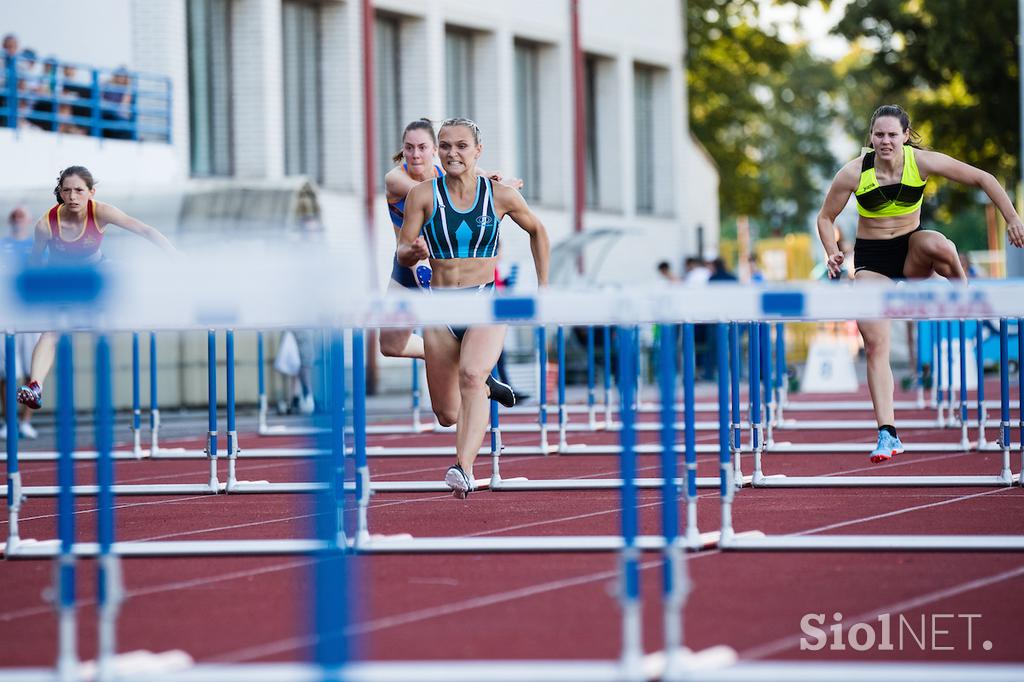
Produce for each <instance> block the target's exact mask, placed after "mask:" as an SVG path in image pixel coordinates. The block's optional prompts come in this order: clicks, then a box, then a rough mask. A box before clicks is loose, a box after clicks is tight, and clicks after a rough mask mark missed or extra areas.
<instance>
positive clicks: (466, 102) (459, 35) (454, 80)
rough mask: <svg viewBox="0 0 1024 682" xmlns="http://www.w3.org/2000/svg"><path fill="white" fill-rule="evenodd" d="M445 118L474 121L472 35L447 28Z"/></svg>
mask: <svg viewBox="0 0 1024 682" xmlns="http://www.w3.org/2000/svg"><path fill="white" fill-rule="evenodd" d="M445 81H446V86H445V87H446V88H447V92H446V99H445V106H446V107H447V109H446V113H445V118H455V117H459V118H468V119H472V120H476V111H475V110H474V109H475V108H474V106H473V102H474V91H473V90H474V89H473V34H472V33H470V32H469V31H464V30H461V29H457V28H449V29H448V31H447V32H446V34H445Z"/></svg>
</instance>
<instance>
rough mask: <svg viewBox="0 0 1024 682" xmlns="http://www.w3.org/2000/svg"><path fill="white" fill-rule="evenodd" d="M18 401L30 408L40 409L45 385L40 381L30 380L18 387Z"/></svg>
mask: <svg viewBox="0 0 1024 682" xmlns="http://www.w3.org/2000/svg"><path fill="white" fill-rule="evenodd" d="M18 402H19V403H21V404H22V405H25V406H27V407H28V408H29V409H30V410H38V409H39V408H40V407H42V406H43V387H42V386H40V385H39V382H38V381H30V382H29V383H28V384H26V385H24V386H22V387H21V388H19V389H18Z"/></svg>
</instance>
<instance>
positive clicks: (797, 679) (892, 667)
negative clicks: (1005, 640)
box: [665, 661, 1024, 682]
mask: <svg viewBox="0 0 1024 682" xmlns="http://www.w3.org/2000/svg"><path fill="white" fill-rule="evenodd" d="M684 674H685V677H680V678H678V679H685V680H687V682H821V680H829V682H878V681H879V680H900V682H963V680H971V681H972V682H1011V681H1012V680H1020V679H1022V676H1024V666H1022V665H1020V664H1017V663H953V662H950V663H910V662H908V663H859V662H858V663H853V662H849V663H848V662H841V661H836V662H833V663H828V662H821V663H816V662H810V661H793V662H788V661H763V662H762V661H757V662H749V663H743V662H740V663H737V664H736V665H731V666H726V667H721V668H717V669H716V668H705V669H698V670H692V669H684ZM665 679H673V678H668V677H666V678H665Z"/></svg>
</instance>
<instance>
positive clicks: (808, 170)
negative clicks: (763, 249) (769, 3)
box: [687, 0, 840, 232]
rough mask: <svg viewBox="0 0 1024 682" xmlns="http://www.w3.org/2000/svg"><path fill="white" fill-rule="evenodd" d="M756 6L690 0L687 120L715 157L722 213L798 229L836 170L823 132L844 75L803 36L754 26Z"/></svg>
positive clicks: (745, 0) (733, 0)
mask: <svg viewBox="0 0 1024 682" xmlns="http://www.w3.org/2000/svg"><path fill="white" fill-rule="evenodd" d="M797 4H806V0H801V1H800V2H798V3H797ZM758 8H759V3H758V2H756V0H689V2H688V3H687V40H688V46H689V49H688V64H687V67H688V83H689V99H690V126H691V129H692V130H693V132H694V134H695V135H696V136H697V138H698V139H700V140H701V142H702V143H703V144H704V145H705V146H706V147H707V149H708V151H709V152H710V153H711V155H712V157H713V158H714V159H715V163H716V164H717V165H718V169H719V173H720V176H721V178H722V181H721V186H720V190H719V191H720V200H721V206H722V214H723V217H724V218H725V219H726V220H728V219H730V218H732V217H735V216H737V215H749V216H751V218H753V219H755V221H757V222H759V223H761V224H766V225H768V226H769V228H770V229H772V230H779V231H783V232H789V231H794V230H804V229H806V226H807V223H808V220H809V218H810V216H811V215H812V214H813V212H814V211H816V210H817V208H818V206H819V205H820V203H821V195H822V191H823V184H824V182H825V181H827V179H829V178H831V177H832V175H833V173H834V172H835V169H836V164H837V161H836V159H835V158H834V157H833V155H832V153H831V152H830V151H829V148H828V139H829V136H830V134H831V131H830V124H831V122H832V121H833V120H834V118H835V112H834V107H835V102H836V100H835V98H834V97H833V94H834V93H835V92H836V91H837V90H838V89H839V87H840V84H839V81H838V78H837V76H836V74H835V71H834V70H833V67H832V64H831V63H829V62H826V61H823V60H819V59H816V58H815V57H813V56H812V55H811V54H810V52H809V51H808V49H807V46H806V45H791V44H787V43H786V42H784V41H782V40H781V39H780V38H779V37H778V35H777V31H776V30H775V29H773V28H769V29H762V28H759V27H758V21H757V18H758Z"/></svg>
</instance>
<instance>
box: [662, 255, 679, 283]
mask: <svg viewBox="0 0 1024 682" xmlns="http://www.w3.org/2000/svg"><path fill="white" fill-rule="evenodd" d="M658 274H659V275H661V277H662V279H664V280H666V281H668V282H678V281H679V278H678V277H676V276H675V274H674V273H673V272H672V265H671V264H669V262H668V261H667V260H663V261H661V262H660V263H658Z"/></svg>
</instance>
